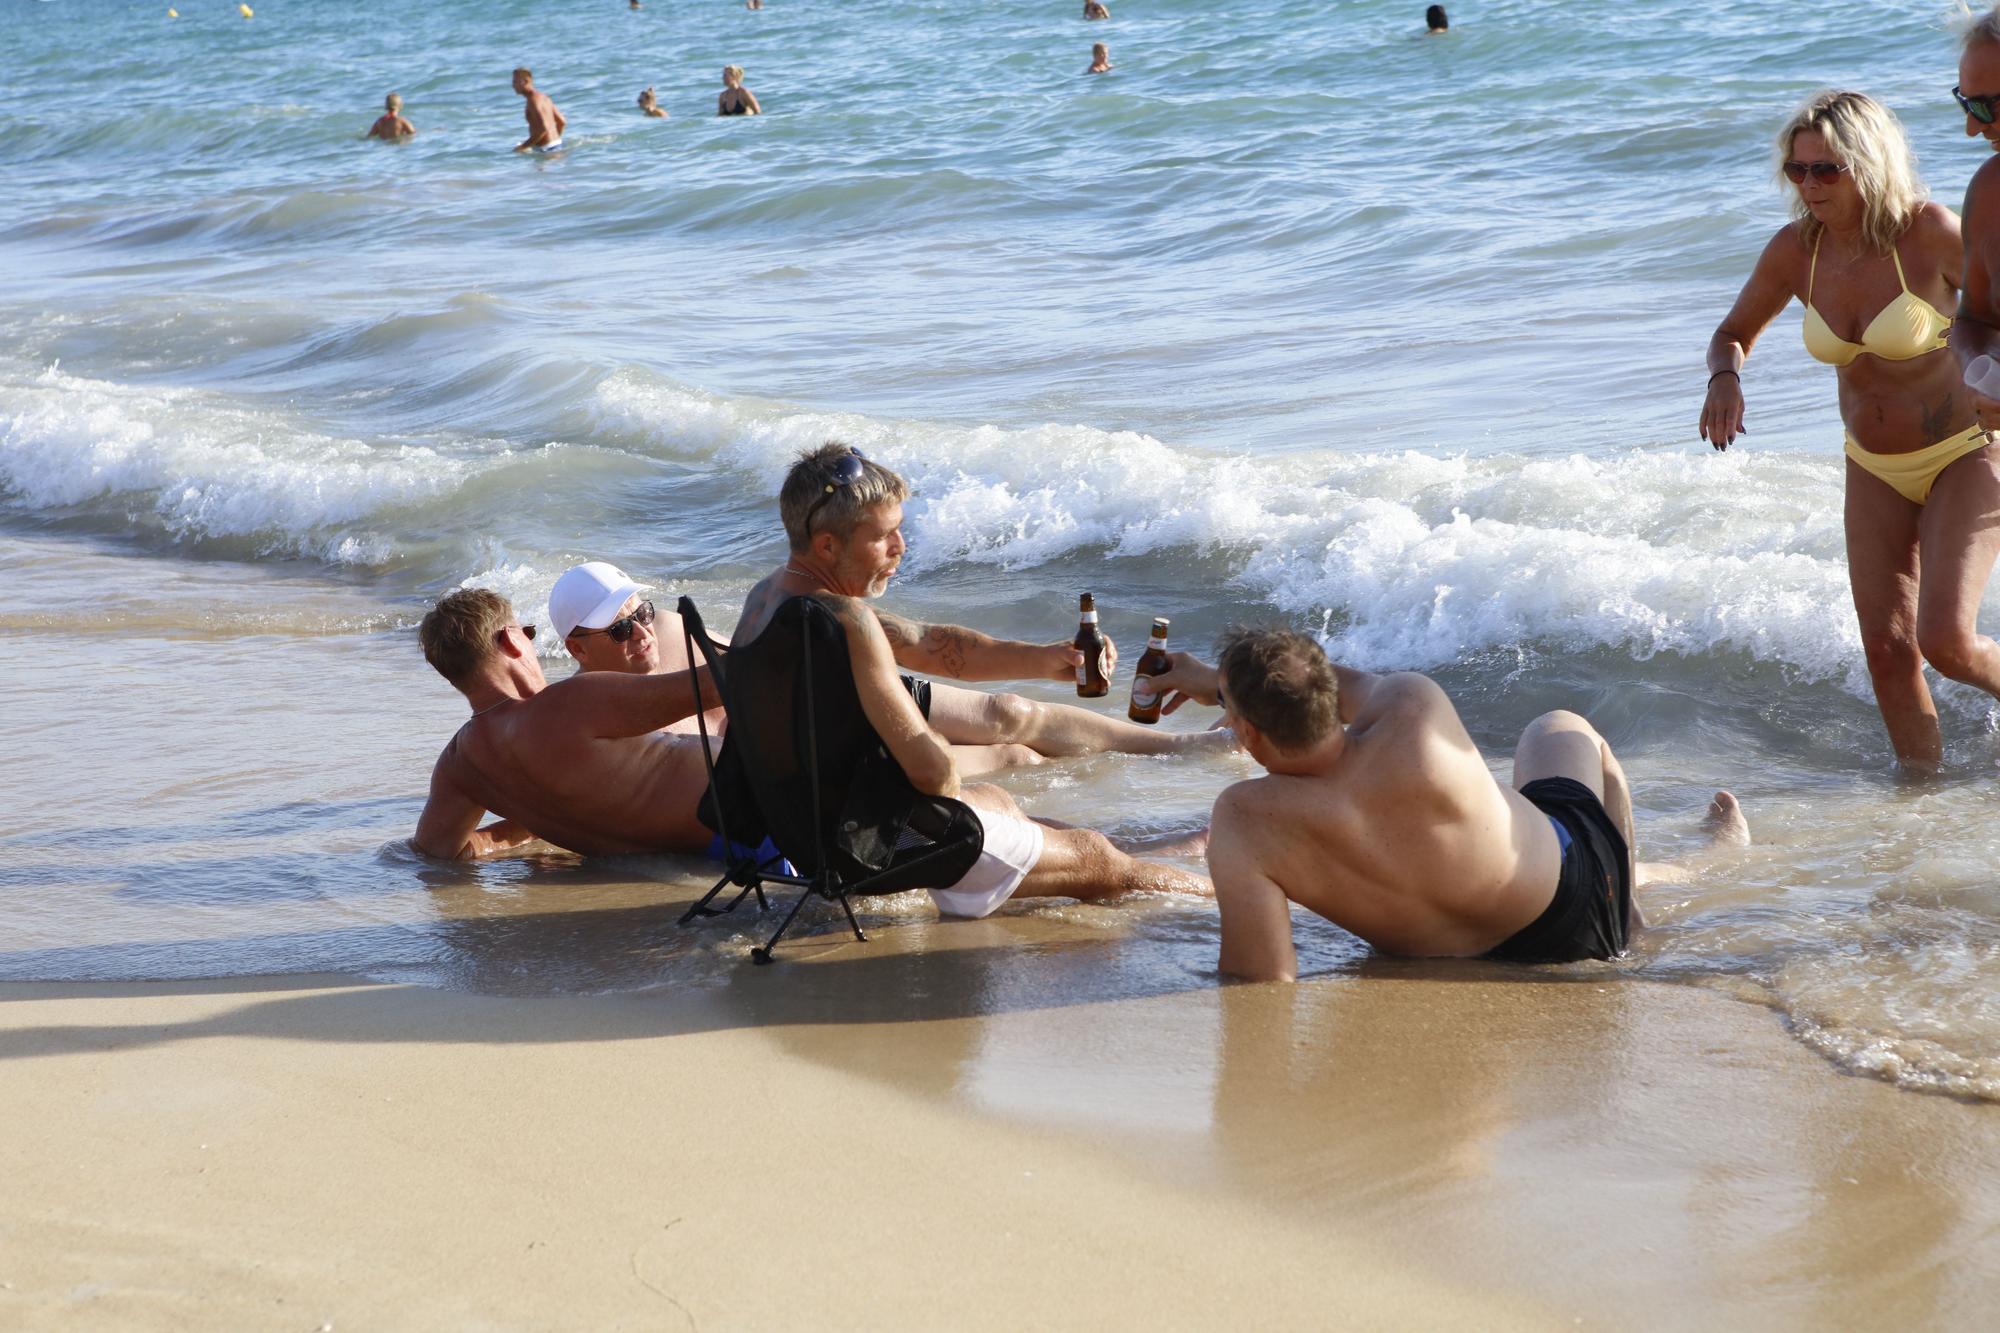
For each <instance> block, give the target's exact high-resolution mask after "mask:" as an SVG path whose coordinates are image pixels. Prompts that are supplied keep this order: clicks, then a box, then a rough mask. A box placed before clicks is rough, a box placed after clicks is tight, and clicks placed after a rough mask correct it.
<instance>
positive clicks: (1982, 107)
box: [1951, 85, 2000, 125]
mask: <svg viewBox="0 0 2000 1333" xmlns="http://www.w3.org/2000/svg"><path fill="white" fill-rule="evenodd" d="M1951 95H1952V96H1953V97H1955V98H1957V99H1958V106H1959V109H1960V110H1961V111H1963V112H1965V114H1966V115H1968V116H1971V117H1972V118H1973V119H1974V120H1976V121H1978V122H1979V123H1980V124H1981V125H1991V124H1992V123H1993V118H1994V117H1995V116H2000V93H1979V94H1976V95H1975V94H1973V93H1965V92H1960V91H1959V90H1958V87H1957V86H1956V85H1953V87H1952V90H1951Z"/></svg>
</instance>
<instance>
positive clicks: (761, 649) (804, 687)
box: [678, 597, 986, 963]
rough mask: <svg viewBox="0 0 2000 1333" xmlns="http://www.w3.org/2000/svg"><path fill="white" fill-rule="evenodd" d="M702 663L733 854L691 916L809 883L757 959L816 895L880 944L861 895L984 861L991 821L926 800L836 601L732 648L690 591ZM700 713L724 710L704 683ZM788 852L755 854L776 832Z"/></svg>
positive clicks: (936, 880)
mask: <svg viewBox="0 0 2000 1333" xmlns="http://www.w3.org/2000/svg"><path fill="white" fill-rule="evenodd" d="M678 610H679V612H680V617H681V625H682V630H683V633H684V634H685V635H686V638H687V644H688V663H689V668H690V671H691V672H692V671H693V668H694V666H695V665H696V664H697V663H700V664H705V665H706V666H707V667H708V669H709V675H710V678H711V679H712V680H713V681H714V683H715V690H716V692H717V693H718V694H720V695H721V697H722V706H723V708H724V709H726V710H727V711H728V714H729V730H728V734H727V735H726V736H725V737H724V739H723V743H722V748H721V751H720V753H717V752H716V750H715V747H714V745H713V743H712V741H711V738H710V736H709V734H708V724H707V723H706V722H705V721H704V722H702V724H701V726H700V732H701V746H702V760H703V762H704V763H705V764H707V766H708V793H707V795H705V796H704V797H703V798H702V802H701V806H700V808H699V810H698V811H697V814H698V816H699V818H700V819H701V821H702V822H703V823H704V824H706V825H708V827H710V828H712V829H714V830H715V831H716V832H717V833H719V834H721V835H722V840H723V844H724V846H725V848H727V849H728V852H727V855H726V858H725V861H724V865H725V869H724V872H723V875H722V878H721V879H719V880H717V881H716V882H715V886H714V887H713V888H711V889H710V890H709V891H708V892H707V893H706V894H704V895H703V896H702V898H701V900H700V901H698V902H696V903H695V904H694V905H693V906H692V907H690V908H688V910H687V911H686V912H685V913H683V914H682V916H681V919H680V924H682V925H686V924H688V923H689V922H690V921H693V920H694V919H695V918H697V917H707V916H725V915H727V914H729V913H730V912H733V911H734V910H735V909H736V908H737V906H738V905H739V904H741V903H742V901H743V900H744V898H746V897H748V896H749V895H751V894H752V893H754V894H756V896H757V906H758V908H759V910H760V911H761V910H763V909H765V908H766V907H767V906H768V904H767V903H766V901H765V898H764V886H765V885H767V884H771V885H787V886H792V887H795V888H797V889H798V890H799V891H800V892H799V896H798V899H797V900H796V901H795V902H793V904H792V906H791V910H790V911H788V912H786V913H785V919H784V921H783V922H782V923H781V924H780V925H779V926H778V929H777V930H776V931H775V932H774V933H773V934H772V936H771V938H770V939H769V940H767V941H765V943H764V944H762V945H760V946H758V947H756V948H753V949H752V950H751V951H750V957H751V959H752V960H753V961H755V962H758V963H768V962H770V961H771V951H772V950H773V949H775V948H776V947H777V945H778V941H779V940H780V939H782V938H784V935H785V932H786V931H787V930H789V929H790V928H791V925H792V921H793V920H794V918H796V917H797V916H798V914H799V909H800V908H801V907H803V906H805V903H806V900H807V899H809V898H813V897H819V898H825V899H828V900H830V901H833V902H837V903H839V904H840V907H841V910H842V911H844V912H845V913H846V914H847V924H848V925H849V926H850V927H851V928H852V929H853V931H854V937H855V938H856V939H858V940H863V941H865V940H867V938H868V937H867V936H866V935H864V934H863V933H862V931H861V923H860V922H858V921H856V920H855V919H854V908H853V906H852V905H851V904H850V903H849V901H848V900H849V899H850V898H855V897H868V896H871V895H877V894H885V893H902V892H903V891H905V890H907V889H922V888H944V887H948V886H950V885H952V884H955V883H957V882H958V880H959V879H960V878H961V877H962V876H963V875H964V874H965V872H966V871H967V870H969V869H971V868H972V864H973V863H974V862H975V861H977V860H978V859H979V852H980V848H981V846H982V845H983V843H984V840H985V836H986V834H985V829H984V828H983V827H982V826H981V825H980V822H979V816H978V815H977V814H975V813H974V812H973V811H972V809H971V807H969V806H967V805H966V804H965V803H964V802H962V801H954V800H949V799H947V798H945V797H942V796H926V795H925V794H924V793H922V792H920V791H918V790H917V789H916V788H915V787H913V786H911V785H910V782H909V779H908V778H906V777H904V776H903V770H902V768H901V767H900V766H899V765H898V764H897V763H896V760H895V758H894V757H893V756H892V755H890V753H889V751H888V747H887V746H885V745H883V744H882V740H881V737H879V736H877V735H876V734H875V729H874V728H873V727H872V726H870V725H869V723H868V719H867V717H866V716H865V715H864V714H863V713H862V711H861V700H860V697H859V696H858V695H857V694H856V693H855V689H854V672H853V668H852V666H851V664H850V662H849V660H848V656H847V631H846V629H845V628H844V627H843V626H842V625H841V623H840V621H839V620H838V619H837V618H836V617H835V616H834V614H833V612H832V611H831V610H830V609H828V608H827V606H826V605H825V604H824V603H823V602H820V601H818V600H817V599H815V598H811V597H794V598H792V599H791V600H790V601H787V602H786V603H784V605H782V606H780V607H779V608H778V610H777V613H776V614H775V615H773V616H772V618H771V622H770V624H768V625H767V626H766V627H765V629H764V632H763V633H762V634H759V635H758V636H757V638H756V639H755V640H753V641H752V642H750V643H747V644H744V645H742V646H740V647H736V648H731V649H729V650H728V651H726V652H725V651H723V650H721V649H719V648H718V647H717V646H716V644H715V641H714V640H713V639H711V638H709V636H708V631H707V629H706V628H705V627H704V626H703V625H702V621H701V613H700V612H699V611H697V610H696V609H695V605H694V602H693V601H692V600H690V599H689V598H686V597H683V598H681V599H680V604H679V607H678ZM694 682H695V709H696V716H697V717H700V715H701V713H702V712H703V711H704V710H706V709H707V708H709V707H711V706H712V705H711V704H710V703H709V702H707V701H706V700H704V699H703V697H702V694H703V692H702V689H701V681H700V677H699V675H696V676H695V677H694ZM767 838H768V839H769V840H770V841H771V842H772V843H774V844H775V845H776V847H777V850H778V851H779V852H780V853H781V854H782V856H783V858H784V859H785V860H788V861H790V862H791V866H792V870H793V872H794V873H786V872H785V871H784V870H783V869H782V868H781V867H780V863H779V861H778V858H776V857H771V856H768V855H767V856H764V857H763V858H761V859H760V858H759V857H758V856H757V855H755V854H750V853H747V852H745V851H744V850H743V849H745V848H750V847H755V846H757V845H758V844H759V843H761V842H763V841H764V840H765V839H767ZM731 884H734V885H736V886H737V887H738V890H739V891H738V892H737V894H736V896H735V897H733V898H731V899H730V900H729V902H728V904H727V905H726V906H723V907H713V906H711V905H710V904H711V903H712V902H713V901H714V899H715V898H716V896H717V895H718V894H720V893H721V892H722V891H723V889H724V888H726V887H728V886H729V885H731Z"/></svg>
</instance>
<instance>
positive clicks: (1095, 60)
mask: <svg viewBox="0 0 2000 1333" xmlns="http://www.w3.org/2000/svg"><path fill="white" fill-rule="evenodd" d="M1111 70H1112V64H1111V48H1110V47H1108V46H1106V45H1105V44H1104V43H1103V42H1099V43H1097V44H1096V45H1095V46H1092V47H1091V48H1090V68H1089V69H1087V70H1085V71H1084V73H1085V74H1109V73H1110V72H1111Z"/></svg>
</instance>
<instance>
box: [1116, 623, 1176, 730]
mask: <svg viewBox="0 0 2000 1333" xmlns="http://www.w3.org/2000/svg"><path fill="white" fill-rule="evenodd" d="M1170 623H1172V622H1170V621H1169V620H1168V619H1167V618H1166V617H1165V616H1155V617H1154V618H1153V637H1152V638H1151V639H1149V640H1147V642H1146V655H1145V656H1144V657H1141V658H1140V659H1139V665H1137V666H1135V667H1133V668H1132V706H1131V707H1130V708H1128V709H1126V710H1125V716H1127V717H1129V718H1131V719H1132V720H1133V721H1134V722H1144V723H1146V724H1147V725H1148V726H1150V725H1152V724H1153V723H1155V722H1158V721H1159V720H1160V703H1161V700H1160V696H1159V695H1158V694H1156V693H1155V692H1154V690H1153V677H1154V676H1157V675H1159V674H1160V673H1161V672H1162V671H1165V670H1166V669H1167V668H1168V666H1170V665H1171V663H1170V662H1168V660H1167V626H1168V625H1169V624H1170Z"/></svg>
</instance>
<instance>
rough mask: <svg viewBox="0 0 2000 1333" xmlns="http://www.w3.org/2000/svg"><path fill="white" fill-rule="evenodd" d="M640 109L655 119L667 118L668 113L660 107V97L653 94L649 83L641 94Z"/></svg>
mask: <svg viewBox="0 0 2000 1333" xmlns="http://www.w3.org/2000/svg"><path fill="white" fill-rule="evenodd" d="M639 109H640V110H641V111H643V112H645V113H646V114H647V115H649V116H651V117H653V118H654V119H655V120H665V119H666V118H667V113H666V112H665V111H662V110H661V109H660V99H659V98H657V97H655V96H653V88H652V85H651V84H648V85H647V86H646V89H645V91H644V92H642V93H640V94H639Z"/></svg>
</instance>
